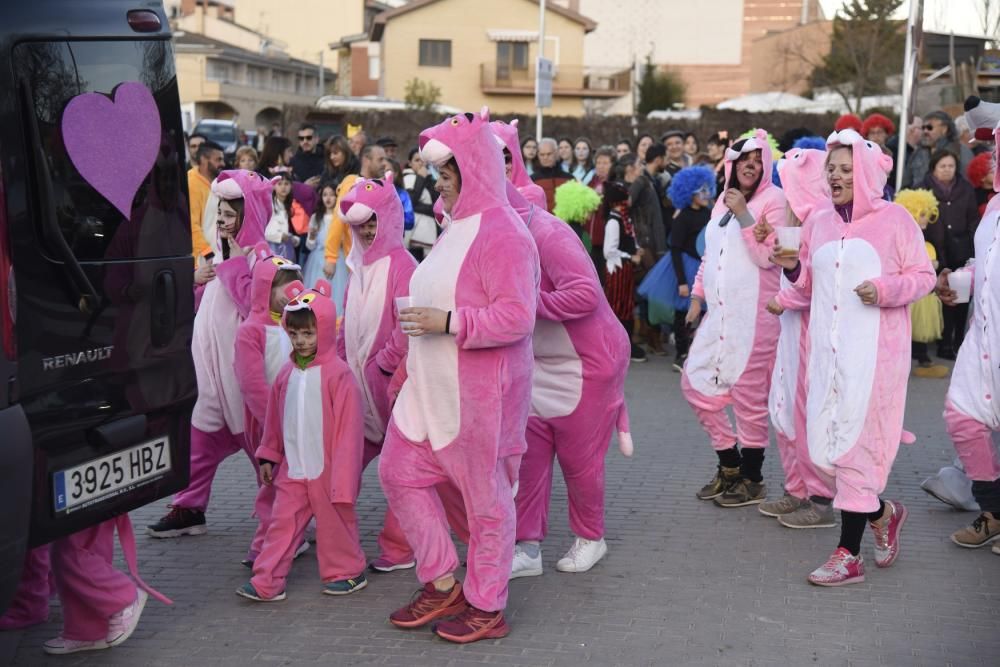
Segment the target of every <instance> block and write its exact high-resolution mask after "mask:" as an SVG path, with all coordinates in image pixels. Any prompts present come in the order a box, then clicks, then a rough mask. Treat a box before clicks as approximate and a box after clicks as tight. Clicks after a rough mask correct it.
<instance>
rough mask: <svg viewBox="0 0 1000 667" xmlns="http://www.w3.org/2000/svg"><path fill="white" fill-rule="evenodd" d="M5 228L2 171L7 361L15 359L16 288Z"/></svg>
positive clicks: (0, 297)
mask: <svg viewBox="0 0 1000 667" xmlns="http://www.w3.org/2000/svg"><path fill="white" fill-rule="evenodd" d="M8 231H9V230H8V229H7V198H6V196H5V195H4V187H3V173H2V172H0V336H2V340H3V353H4V356H6V357H7V359H8V360H9V361H14V360H16V359H17V331H16V330H15V329H14V323H15V321H16V320H17V288H16V286H15V284H14V265H13V264H12V263H11V261H10V238H9V237H8Z"/></svg>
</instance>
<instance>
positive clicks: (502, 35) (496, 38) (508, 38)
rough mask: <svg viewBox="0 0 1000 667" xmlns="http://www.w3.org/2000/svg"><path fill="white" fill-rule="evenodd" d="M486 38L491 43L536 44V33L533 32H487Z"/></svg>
mask: <svg viewBox="0 0 1000 667" xmlns="http://www.w3.org/2000/svg"><path fill="white" fill-rule="evenodd" d="M486 36H487V37H489V39H490V41H491V42H537V41H538V32H537V31H535V30H487V31H486Z"/></svg>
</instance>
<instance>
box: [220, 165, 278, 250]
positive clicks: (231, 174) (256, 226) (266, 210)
mask: <svg viewBox="0 0 1000 667" xmlns="http://www.w3.org/2000/svg"><path fill="white" fill-rule="evenodd" d="M272 187H273V184H272V182H271V181H268V180H266V179H264V177H262V176H261V175H260V174H258V173H257V172H255V171H247V170H246V169H227V170H225V171H223V172H222V173H221V174H219V177H218V178H216V179H215V180H214V181H212V194H214V195H215V196H216V197H218V198H219V199H240V198H241V197H242V199H243V225H242V226H241V227H240V231H239V232H237V234H236V242H237V243H239V244H240V245H241V246H243V247H244V248H245V247H247V246H253V245H257V244H258V243H261V242H263V241H264V228H265V227H266V226H267V222H268V221H269V220H270V219H271V213H272V211H273V209H272V204H271V189H272Z"/></svg>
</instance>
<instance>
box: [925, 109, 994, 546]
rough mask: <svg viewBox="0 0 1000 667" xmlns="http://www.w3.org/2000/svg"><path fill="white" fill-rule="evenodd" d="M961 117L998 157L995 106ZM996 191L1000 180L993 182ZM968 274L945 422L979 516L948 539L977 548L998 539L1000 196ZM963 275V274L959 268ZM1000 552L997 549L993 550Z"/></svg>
mask: <svg viewBox="0 0 1000 667" xmlns="http://www.w3.org/2000/svg"><path fill="white" fill-rule="evenodd" d="M966 108H967V111H966V118H967V119H968V120H969V123H970V127H973V128H976V130H977V135H982V134H984V131H985V132H989V131H990V130H992V133H993V139H994V141H996V142H997V149H995V150H997V151H998V152H1000V105H998V104H992V103H988V102H981V101H979V100H978V99H977V98H971V99H970V100H969V101H968V102H966ZM993 189H994V190H997V191H1000V175H998V176H995V177H994V180H993ZM975 247H976V254H975V258H976V259H975V265H974V267H969V268H968V269H964V270H967V271H972V272H973V284H972V296H973V302H974V306H973V316H972V324H971V326H970V327H969V333H968V335H967V336H966V337H965V340H964V342H963V343H962V347H961V348H960V349H959V352H958V359H957V360H956V361H955V370H954V372H953V373H952V376H951V386H950V387H949V388H948V396H947V400H946V402H945V409H944V419H945V423H946V424H947V426H948V435H949V436H951V439H952V442H953V443H954V444H955V450H956V451H957V452H958V456H959V458H960V459H961V460H962V465H963V467H964V468H965V474H966V475H968V477H969V479H971V480H972V495H973V497H974V498H975V499H976V502H977V503H979V508H980V510H981V511H982V512H981V514H980V515H979V517H977V518H976V519H975V521H973V523H972V525H971V526H969V527H967V528H965V529H963V530H960V531H958V532H956V533H955V534H954V535H952V537H951V539H952V541H953V542H954V543H955V544H957V545H959V546H963V547H981V546H986V545H987V544H989V543H991V542H995V541H996V540H998V539H1000V453H998V451H997V447H996V445H995V444H994V442H993V432H994V431H997V430H1000V367H998V362H997V360H998V359H1000V334H998V332H997V331H994V329H993V327H994V326H996V325H995V324H994V323H995V322H996V321H997V319H996V318H997V317H998V316H1000V290H998V289H997V287H996V285H997V283H998V282H1000V261H998V259H997V256H998V255H1000V197H994V198H993V199H991V200H990V203H989V205H988V206H987V207H986V212H985V213H984V214H983V218H982V220H981V221H980V223H979V227H978V228H977V229H976V235H975ZM960 270H963V269H960ZM949 273H950V272H949V271H948V270H947V269H945V270H944V271H942V279H941V280H940V282H939V291H940V292H941V297H942V300H945V299H947V300H949V301H951V300H953V299H954V293H953V292H952V291H951V290H950V289H949V288H948V277H947V276H948V274H949ZM993 550H994V551H995V552H997V553H1000V548H997V547H994V549H993Z"/></svg>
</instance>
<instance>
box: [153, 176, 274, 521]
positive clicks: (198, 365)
mask: <svg viewBox="0 0 1000 667" xmlns="http://www.w3.org/2000/svg"><path fill="white" fill-rule="evenodd" d="M212 192H213V194H215V195H216V196H217V197H219V199H220V202H219V221H218V225H217V233H218V235H219V246H220V247H221V248H222V257H219V256H218V255H217V256H215V258H214V260H213V261H214V262H215V265H214V276H215V277H214V278H213V279H211V280H210V281H209V282H208V283H207V284H206V285H205V287H204V290H203V291H202V292H201V293H200V305H199V307H198V312H197V314H196V315H195V318H194V335H193V337H192V341H191V356H192V357H193V358H194V368H195V374H196V376H197V381H198V400H197V402H196V403H195V406H194V412H193V413H192V415H191V478H190V482H189V483H188V487H187V488H186V489H184V490H183V491H181V492H180V493H178V494H176V495H175V496H174V498H173V502H172V503H171V506H170V511H169V512H168V513H167V514H166V515H164V516H163V517H162V518H161V519H160V520H159V521H158V522H156V523H155V524H153V525H151V526H148V527H147V529H146V532H147V534H149V535H150V536H152V537H180V536H181V535H203V534H205V533H206V532H207V528H206V526H205V509H206V508H207V507H208V499H209V495H210V494H211V491H212V480H213V479H214V478H215V471H216V470H217V469H218V467H219V464H220V463H222V461H224V460H225V459H226V458H228V457H229V456H231V455H232V454H235V453H236V452H238V451H240V450H244V451H246V452H247V456H249V457H250V459H251V461H253V454H252V452H250V451H248V449H247V445H246V439H245V438H244V437H243V428H244V424H243V415H244V404H243V394H242V393H241V392H240V386H239V381H238V380H237V378H236V363H235V354H236V333H237V331H238V329H239V325H240V323H241V322H242V321H243V320H244V319H246V317H247V316H248V315H249V314H250V305H251V304H250V284H251V279H250V270H251V269H252V268H253V264H254V262H255V261H256V256H255V254H254V252H253V247H254V246H255V245H256V244H258V243H262V242H264V225H265V224H266V223H267V221H268V219H269V218H270V216H271V182H270V181H267V180H264V178H262V177H261V176H260V175H259V174H257V173H255V172H252V171H245V170H242V169H237V170H229V171H224V172H222V173H221V174H219V177H218V178H216V179H215V181H214V182H213V183H212ZM197 296H199V295H197V294H196V298H197Z"/></svg>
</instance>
